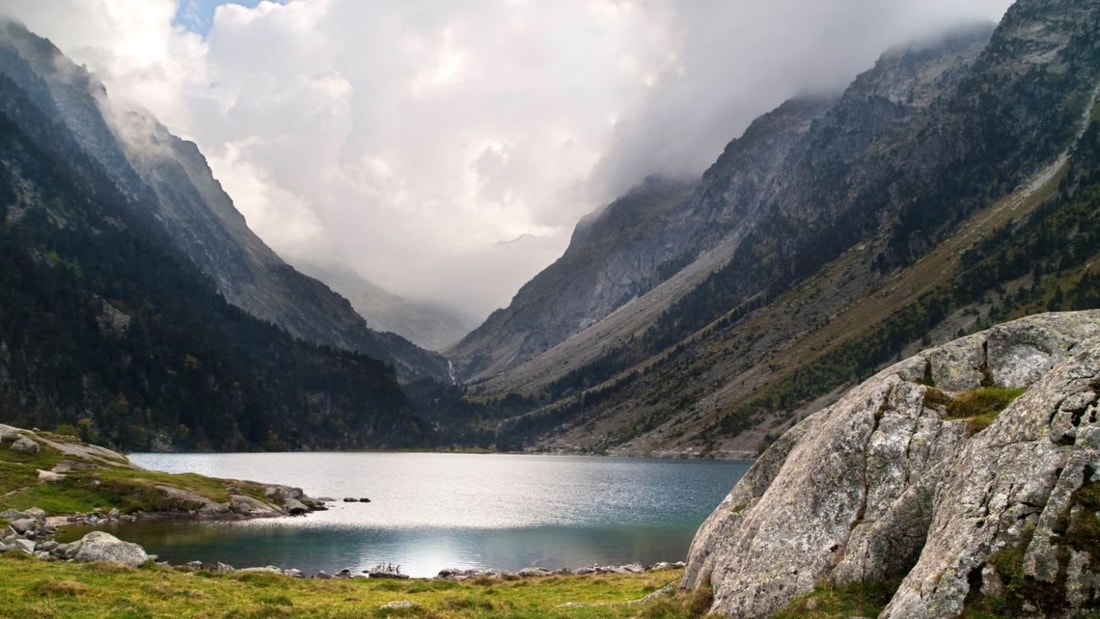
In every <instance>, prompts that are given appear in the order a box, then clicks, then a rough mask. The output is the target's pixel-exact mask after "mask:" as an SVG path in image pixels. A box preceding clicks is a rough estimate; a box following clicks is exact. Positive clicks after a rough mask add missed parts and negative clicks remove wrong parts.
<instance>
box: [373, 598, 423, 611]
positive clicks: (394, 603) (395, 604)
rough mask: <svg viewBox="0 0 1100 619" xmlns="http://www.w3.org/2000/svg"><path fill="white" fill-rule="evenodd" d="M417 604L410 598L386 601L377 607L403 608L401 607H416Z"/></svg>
mask: <svg viewBox="0 0 1100 619" xmlns="http://www.w3.org/2000/svg"><path fill="white" fill-rule="evenodd" d="M417 606H418V604H417V603H416V602H413V601H410V600H394V601H392V602H386V603H385V604H383V605H382V606H380V607H379V608H382V609H385V610H394V609H403V608H416V607H417Z"/></svg>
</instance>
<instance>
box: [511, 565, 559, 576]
mask: <svg viewBox="0 0 1100 619" xmlns="http://www.w3.org/2000/svg"><path fill="white" fill-rule="evenodd" d="M550 573H551V572H550V570H547V569H543V568H541V567H525V568H523V569H522V570H520V571H518V572H516V575H517V576H519V577H520V578H534V577H538V576H549V575H550Z"/></svg>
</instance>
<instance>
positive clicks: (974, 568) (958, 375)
mask: <svg viewBox="0 0 1100 619" xmlns="http://www.w3.org/2000/svg"><path fill="white" fill-rule="evenodd" d="M933 385H934V387H933ZM990 386H1000V387H1005V388H1026V391H1025V392H1024V393H1023V394H1022V395H1020V396H1019V397H1018V398H1017V399H1015V400H1014V401H1013V402H1012V403H1011V404H1009V405H1008V406H1007V408H1005V409H1004V410H1003V411H1002V412H1000V413H999V414H998V415H997V417H996V418H995V420H994V421H993V422H992V425H990V426H989V427H988V428H985V429H982V427H981V426H980V425H975V424H974V423H973V420H972V419H971V420H968V419H954V418H951V416H950V415H949V414H948V411H947V407H946V406H945V404H944V402H945V400H947V401H955V400H956V399H961V398H965V397H966V394H968V393H974V392H977V391H978V390H980V389H982V388H983V387H990ZM1098 392H1100V311H1088V312H1072V313H1061V314H1044V315H1040V316H1033V317H1030V318H1026V319H1022V320H1018V321H1015V322H1011V323H1007V324H1004V325H1000V326H997V327H994V328H993V329H990V330H988V331H984V332H982V333H978V334H975V335H972V336H968V337H965V338H962V339H959V340H956V341H954V342H951V343H948V344H946V345H944V346H940V347H938V348H934V349H932V350H928V351H925V352H923V353H920V354H918V355H916V356H914V357H912V358H910V359H907V360H905V361H903V362H901V363H898V364H896V365H894V366H892V367H890V368H888V369H886V370H884V371H882V372H880V373H879V374H878V375H876V376H874V377H873V378H871V379H870V380H868V381H866V382H864V383H863V384H861V385H859V386H857V387H855V388H853V389H852V390H851V391H849V392H848V393H847V394H845V395H844V396H843V397H842V398H841V399H840V400H838V401H837V402H836V403H835V404H833V405H832V406H829V407H827V408H825V409H823V410H821V411H820V412H818V413H816V414H814V415H811V416H810V417H808V418H806V419H805V420H803V421H802V422H801V423H799V424H798V425H796V426H795V427H793V428H792V429H791V430H790V431H788V432H787V433H786V434H784V435H783V436H782V437H780V439H779V440H777V441H776V442H775V443H774V444H773V445H772V446H771V447H770V448H769V449H768V450H767V451H766V452H765V453H764V454H763V455H762V457H761V458H760V459H759V460H758V461H757V462H756V463H755V464H754V465H753V467H752V468H751V469H750V470H749V472H748V473H747V474H746V475H745V477H744V478H743V479H742V480H741V481H740V482H739V483H738V484H737V486H735V487H734V489H733V491H732V492H731V493H730V494H729V496H727V497H726V499H725V500H724V501H723V502H722V504H721V505H720V506H719V507H718V508H717V509H716V510H715V511H714V513H713V514H711V516H710V517H709V518H708V519H707V521H706V522H705V523H704V524H703V526H702V527H701V528H700V530H699V532H698V533H697V534H696V537H695V540H694V541H693V542H692V546H691V550H690V554H689V560H688V565H687V569H686V571H685V573H684V577H683V581H682V584H683V586H685V587H688V588H694V587H698V586H700V585H703V584H704V583H707V582H709V583H711V585H712V586H713V588H714V605H713V610H714V611H716V612H718V613H721V614H725V615H729V616H734V617H763V616H767V615H768V614H770V613H772V612H774V611H775V610H777V609H779V608H781V607H783V606H784V605H786V604H787V603H788V602H790V601H791V600H792V599H794V598H795V597H797V596H799V595H801V594H804V593H806V592H808V591H810V590H811V589H812V588H813V587H814V586H815V585H817V584H819V583H823V582H830V583H834V584H844V583H850V582H872V581H882V580H885V579H888V578H896V577H902V576H903V577H904V580H903V582H902V584H901V586H900V587H899V588H898V589H897V592H896V593H895V594H894V596H893V600H892V601H891V602H890V605H889V606H888V607H887V608H886V610H885V611H884V613H883V615H884V616H886V617H953V616H956V615H957V614H958V613H959V612H961V610H962V609H963V608H964V606H965V605H967V604H968V603H969V604H974V603H978V602H980V600H981V598H982V597H983V596H1004V595H1005V590H1006V588H1011V590H1012V594H1011V595H1012V596H1014V597H1013V598H1012V600H1009V602H1011V603H1023V604H1025V605H1026V606H1027V607H1030V608H1033V609H1035V610H1036V611H1037V612H1041V613H1042V614H1045V615H1047V616H1058V615H1061V614H1072V613H1074V612H1077V611H1080V610H1082V609H1084V608H1085V607H1087V606H1089V605H1090V604H1092V605H1095V604H1097V603H1098V600H1100V563H1098V561H1097V559H1096V558H1094V557H1093V555H1092V554H1090V551H1093V550H1095V549H1096V548H1095V547H1096V546H1097V545H1098V543H1100V542H1098V541H1097V540H1092V541H1091V542H1089V541H1088V539H1091V538H1089V537H1088V536H1089V535H1091V534H1092V533H1093V532H1094V531H1092V529H1090V528H1089V527H1090V526H1092V525H1093V524H1097V523H1098V522H1100V521H1098V520H1097V516H1096V514H1095V510H1098V509H1100V504H1094V503H1095V502H1096V501H1100V414H1098V412H1097V399H1098V398H1097V393H1098ZM1090 497H1091V498H1090ZM1082 539H1085V541H1082ZM1090 544H1091V545H1090ZM1030 585H1034V586H1035V590H1040V589H1042V590H1044V591H1046V593H1044V594H1043V595H1041V596H1033V597H1036V599H1034V600H1032V599H1026V600H1025V599H1024V598H1026V597H1027V596H1028V595H1029V594H1028V593H1027V591H1028V590H1029V589H1028V586H1030ZM1003 601H1004V600H1002V602H1003Z"/></svg>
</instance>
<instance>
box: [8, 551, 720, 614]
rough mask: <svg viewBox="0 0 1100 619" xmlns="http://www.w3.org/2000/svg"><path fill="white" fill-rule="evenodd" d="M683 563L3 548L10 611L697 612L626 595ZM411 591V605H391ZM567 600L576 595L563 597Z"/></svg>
mask: <svg viewBox="0 0 1100 619" xmlns="http://www.w3.org/2000/svg"><path fill="white" fill-rule="evenodd" d="M680 575H681V572H680V571H679V570H665V571H658V572H647V573H645V574H637V575H634V574H602V575H594V576H551V577H546V578H535V579H530V580H518V579H517V580H489V579H478V580H477V581H474V582H463V583H457V582H449V581H437V580H406V581H393V580H369V579H355V580H301V579H293V578H289V577H285V576H280V575H276V574H266V573H243V574H242V573H235V574H212V573H206V572H191V571H189V570H183V569H178V568H167V567H163V566H159V565H155V564H146V565H145V566H143V567H140V568H137V569H133V568H121V567H112V566H108V565H104V564H76V563H48V562H40V561H36V560H33V559H27V558H24V556H22V555H17V554H12V553H9V554H6V555H4V556H2V557H0V582H4V583H5V586H4V589H5V595H3V596H0V616H4V617H66V618H68V617H74V618H83V617H88V618H90V617H438V618H441V619H448V618H452V617H517V618H523V617H531V618H534V617H540V618H541V617H578V618H603V617H608V618H614V617H650V618H657V617H667V618H670V619H673V618H681V617H698V616H702V615H703V614H705V613H706V611H707V609H708V608H709V606H710V597H709V592H707V591H701V592H697V593H684V594H679V595H670V596H661V597H659V598H658V599H656V600H653V601H651V602H648V603H646V604H638V603H628V602H631V601H632V600H638V599H641V598H642V597H644V596H645V595H647V594H649V593H652V592H653V591H657V590H658V589H660V588H661V587H664V586H665V585H667V584H669V583H674V582H676V581H678V579H679V577H680ZM397 601H408V602H412V603H413V604H415V606H412V607H410V608H385V605H386V604H388V603H391V602H397ZM566 603H573V605H570V606H565V604H566Z"/></svg>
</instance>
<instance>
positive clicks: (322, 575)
mask: <svg viewBox="0 0 1100 619" xmlns="http://www.w3.org/2000/svg"><path fill="white" fill-rule="evenodd" d="M314 578H320V579H321V580H328V579H330V578H332V575H330V574H329V573H328V572H326V571H324V570H321V571H319V572H317V574H316V575H315V576H314Z"/></svg>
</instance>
